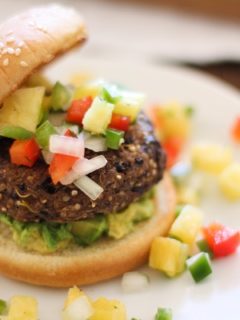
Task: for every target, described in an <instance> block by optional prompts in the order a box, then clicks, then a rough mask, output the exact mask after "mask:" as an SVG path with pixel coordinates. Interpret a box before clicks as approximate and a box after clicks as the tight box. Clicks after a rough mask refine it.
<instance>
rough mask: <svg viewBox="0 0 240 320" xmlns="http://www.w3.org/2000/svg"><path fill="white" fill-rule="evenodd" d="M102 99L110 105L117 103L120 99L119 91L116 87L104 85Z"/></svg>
mask: <svg viewBox="0 0 240 320" xmlns="http://www.w3.org/2000/svg"><path fill="white" fill-rule="evenodd" d="M102 97H103V99H104V100H106V101H107V102H110V103H113V104H114V103H116V102H117V101H118V100H119V99H120V94H119V90H118V89H117V87H116V86H115V85H104V86H103V88H102Z"/></svg>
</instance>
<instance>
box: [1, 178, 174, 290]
mask: <svg viewBox="0 0 240 320" xmlns="http://www.w3.org/2000/svg"><path fill="white" fill-rule="evenodd" d="M175 204H176V197H175V191H174V188H173V185H172V183H171V180H170V178H169V177H168V176H165V177H164V179H163V181H162V182H161V183H160V184H159V185H158V188H157V192H156V197H155V214H154V215H153V217H152V218H151V219H150V220H148V221H147V222H142V223H141V224H139V225H138V226H137V227H136V229H135V231H133V232H132V233H130V234H129V235H128V236H126V237H124V238H123V239H121V240H111V239H102V240H99V241H98V242H96V243H95V244H93V245H91V246H89V247H86V248H82V247H79V246H73V247H71V248H68V249H66V250H64V251H62V252H60V253H55V254H49V255H40V254H37V253H33V252H27V251H24V250H23V249H21V248H19V247H18V246H17V245H16V244H15V243H14V242H13V240H12V239H11V238H10V237H7V235H6V234H4V232H1V233H0V272H1V273H2V274H3V275H5V276H8V277H10V278H13V279H16V280H20V281H24V282H28V283H31V284H35V285H42V286H50V287H69V286H73V285H86V284H91V283H96V282H100V281H103V280H107V279H111V278H114V277H116V276H119V275H121V274H123V273H124V272H127V271H129V270H133V269H135V268H137V267H139V266H140V265H142V264H144V263H145V262H146V261H147V259H148V254H149V250H150V246H151V243H152V241H153V239H154V238H155V237H156V236H158V235H165V234H166V233H167V231H168V229H169V228H170V225H171V223H172V221H173V219H174V216H175V214H174V211H175Z"/></svg>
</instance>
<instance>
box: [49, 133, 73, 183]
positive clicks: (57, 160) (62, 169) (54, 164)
mask: <svg viewBox="0 0 240 320" xmlns="http://www.w3.org/2000/svg"><path fill="white" fill-rule="evenodd" d="M64 135H65V136H66V137H72V136H74V135H73V133H72V132H71V130H69V129H67V130H66V132H65V134H64ZM77 160H78V158H77V157H72V156H67V155H64V154H58V153H56V154H55V155H54V156H53V159H52V161H51V163H50V166H49V169H48V171H49V174H50V176H51V178H52V181H53V183H54V184H57V183H58V182H59V181H60V180H61V179H62V178H63V177H64V176H65V175H66V174H67V173H68V172H69V170H71V168H72V166H73V165H74V163H75V162H76V161H77Z"/></svg>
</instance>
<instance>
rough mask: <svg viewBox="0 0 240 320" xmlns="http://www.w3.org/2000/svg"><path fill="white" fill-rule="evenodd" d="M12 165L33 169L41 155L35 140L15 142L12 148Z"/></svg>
mask: <svg viewBox="0 0 240 320" xmlns="http://www.w3.org/2000/svg"><path fill="white" fill-rule="evenodd" d="M9 152H10V158H11V163H13V164H16V165H22V166H26V167H32V166H33V165H34V163H35V162H36V161H37V159H38V158H39V155H40V149H39V146H38V144H37V143H36V141H35V140H34V139H27V140H15V141H14V142H13V144H12V145H11V147H10V150H9Z"/></svg>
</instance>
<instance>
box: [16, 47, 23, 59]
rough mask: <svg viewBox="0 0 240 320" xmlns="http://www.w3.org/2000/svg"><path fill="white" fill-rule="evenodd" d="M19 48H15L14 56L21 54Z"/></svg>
mask: <svg viewBox="0 0 240 320" xmlns="http://www.w3.org/2000/svg"><path fill="white" fill-rule="evenodd" d="M21 51H22V50H21V49H20V48H17V49H16V50H15V56H17V57H18V56H20V54H21Z"/></svg>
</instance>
